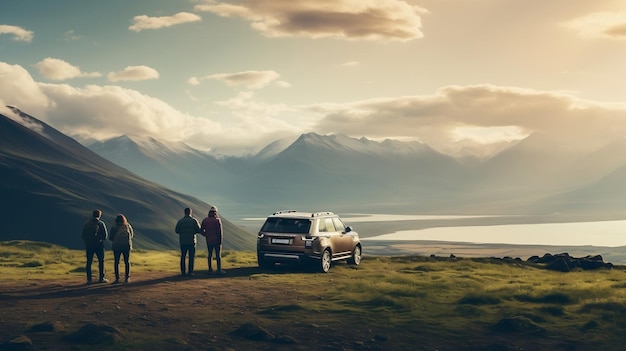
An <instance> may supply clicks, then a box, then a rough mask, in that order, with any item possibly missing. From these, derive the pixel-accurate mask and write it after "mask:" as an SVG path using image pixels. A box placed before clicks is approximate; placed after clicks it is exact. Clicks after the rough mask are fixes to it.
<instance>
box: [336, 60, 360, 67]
mask: <svg viewBox="0 0 626 351" xmlns="http://www.w3.org/2000/svg"><path fill="white" fill-rule="evenodd" d="M360 65H361V63H360V62H359V61H348V62H344V63H342V64H340V65H339V66H341V67H357V66H360Z"/></svg>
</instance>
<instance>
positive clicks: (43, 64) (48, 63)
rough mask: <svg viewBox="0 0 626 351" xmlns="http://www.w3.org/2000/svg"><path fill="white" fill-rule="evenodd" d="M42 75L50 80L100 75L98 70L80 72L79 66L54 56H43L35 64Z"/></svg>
mask: <svg viewBox="0 0 626 351" xmlns="http://www.w3.org/2000/svg"><path fill="white" fill-rule="evenodd" d="M35 67H37V69H38V70H39V72H40V73H41V75H42V76H44V77H45V78H47V79H51V80H67V79H72V78H94V77H100V76H101V74H100V73H98V72H82V71H81V70H80V67H78V66H74V65H71V64H70V63H68V62H66V61H63V60H61V59H56V58H51V57H48V58H45V59H43V60H41V61H39V62H38V63H36V64H35Z"/></svg>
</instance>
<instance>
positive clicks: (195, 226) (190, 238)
mask: <svg viewBox="0 0 626 351" xmlns="http://www.w3.org/2000/svg"><path fill="white" fill-rule="evenodd" d="M174 231H175V232H176V234H178V236H179V243H180V274H181V275H182V276H185V275H190V276H191V275H194V273H193V264H194V260H195V257H196V243H197V241H196V234H197V233H200V223H198V220H197V219H195V218H194V217H192V216H191V209H190V208H189V207H187V208H185V215H184V216H183V218H181V219H179V220H178V222H177V223H176V228H175V229H174ZM187 254H189V267H188V269H187V270H186V271H185V258H186V256H187Z"/></svg>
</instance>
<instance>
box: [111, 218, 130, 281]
mask: <svg viewBox="0 0 626 351" xmlns="http://www.w3.org/2000/svg"><path fill="white" fill-rule="evenodd" d="M134 235H135V233H134V232H133V227H132V226H131V225H130V223H128V220H127V219H126V216H124V215H123V214H118V215H117V217H116V218H115V224H114V225H113V226H112V227H111V236H110V239H111V241H112V242H113V244H112V245H111V248H112V249H113V258H114V262H115V263H114V267H115V281H114V282H113V284H118V283H119V282H120V267H119V266H120V256H124V273H125V279H124V282H125V283H128V282H129V281H130V250H132V248H133V236H134Z"/></svg>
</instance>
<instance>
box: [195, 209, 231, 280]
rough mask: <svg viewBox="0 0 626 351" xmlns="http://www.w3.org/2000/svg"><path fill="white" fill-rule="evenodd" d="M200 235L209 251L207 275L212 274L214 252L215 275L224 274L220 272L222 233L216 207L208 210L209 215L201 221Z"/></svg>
mask: <svg viewBox="0 0 626 351" xmlns="http://www.w3.org/2000/svg"><path fill="white" fill-rule="evenodd" d="M200 234H202V235H203V236H204V237H205V238H206V246H207V249H208V250H209V273H213V265H212V264H211V261H212V260H213V252H215V260H216V261H217V271H216V273H217V274H224V273H226V272H224V271H223V270H222V241H223V240H224V233H223V231H222V220H221V219H220V217H219V215H218V214H217V207H215V206H213V207H211V209H210V210H209V215H208V216H207V217H206V218H205V219H203V220H202V224H201V225H200Z"/></svg>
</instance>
